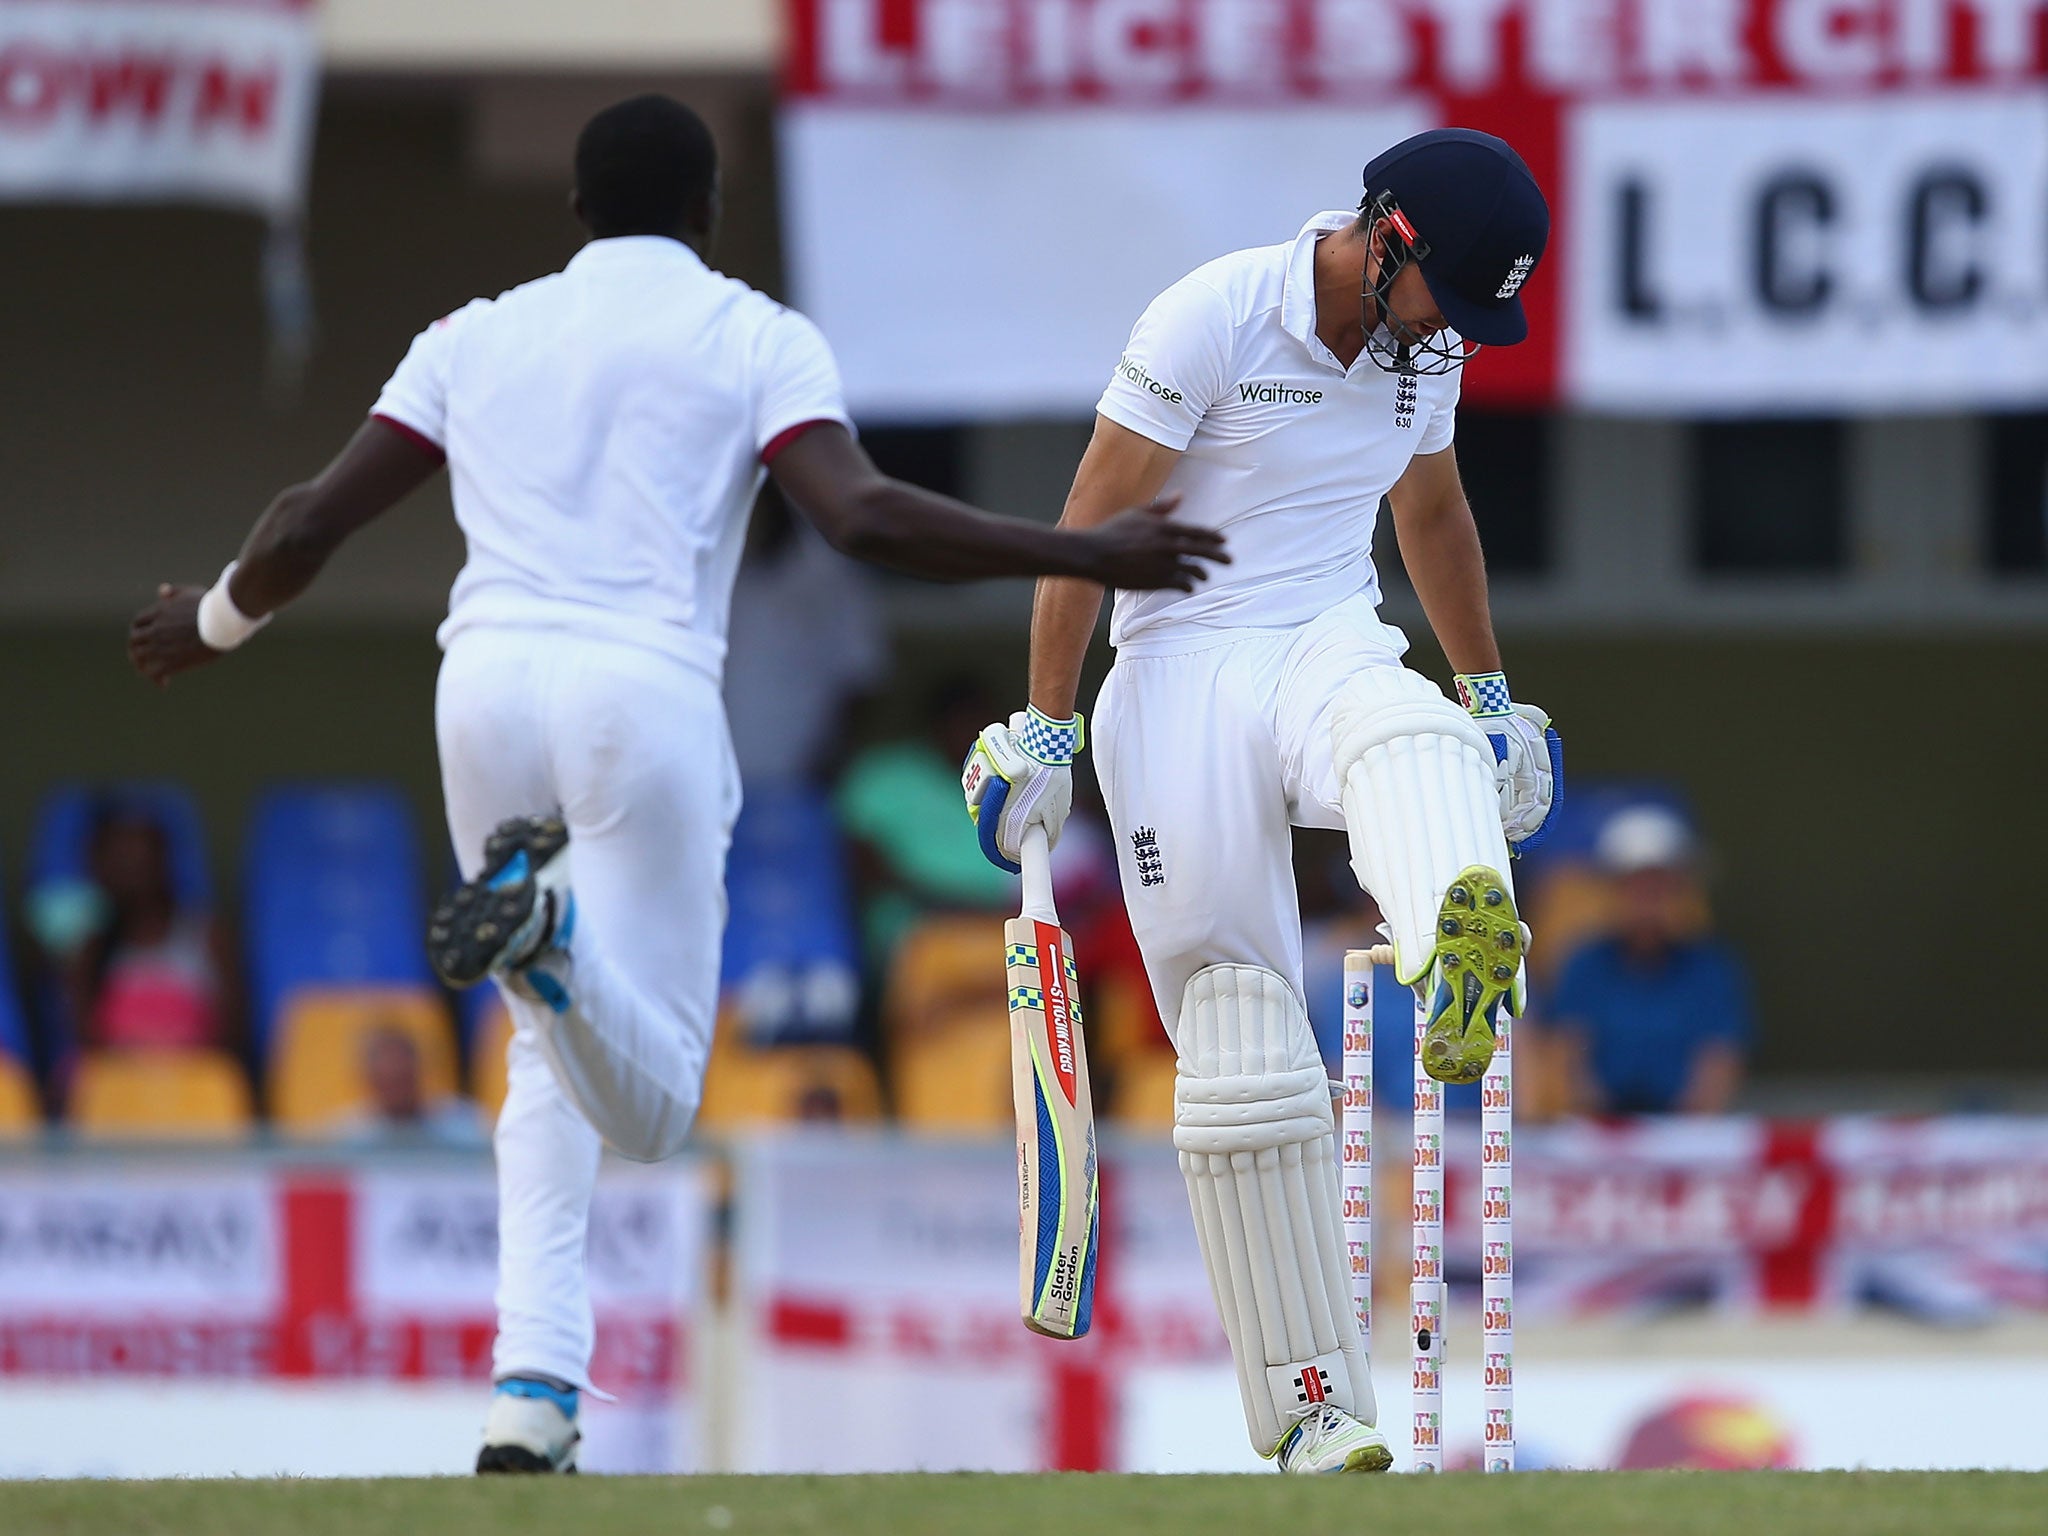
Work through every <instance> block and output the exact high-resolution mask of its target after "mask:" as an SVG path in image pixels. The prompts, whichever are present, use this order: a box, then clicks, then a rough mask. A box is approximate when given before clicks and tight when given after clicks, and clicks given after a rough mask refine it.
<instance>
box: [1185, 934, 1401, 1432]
mask: <svg viewBox="0 0 2048 1536" xmlns="http://www.w3.org/2000/svg"><path fill="white" fill-rule="evenodd" d="M1174 1045H1175V1048H1176V1049H1177V1050H1178V1052H1179V1056H1180V1061H1179V1069H1180V1070H1179V1077H1178V1078H1177V1079H1176V1081H1175V1083H1174V1094H1173V1144H1174V1146H1175V1147H1177V1148H1178V1149H1179V1151H1180V1167H1181V1173H1182V1175H1183V1176H1184V1177H1185V1178H1186V1179H1187V1185H1188V1203H1189V1205H1190V1206H1192V1207H1193V1209H1194V1215H1195V1232H1196V1235H1197V1236H1198V1237H1199V1238H1200V1239H1201V1244H1202V1258H1203V1261H1204V1262H1205V1263H1206V1264H1207V1265H1208V1269H1209V1283H1210V1287H1211V1289H1212V1290H1213V1291H1214V1293H1215V1296H1216V1310H1217V1312H1218V1313H1220V1314H1221V1316H1222V1319H1223V1331H1224V1332H1225V1333H1226V1334H1228V1335H1229V1337H1230V1353H1231V1356H1232V1358H1234V1359H1235V1360H1236V1362H1237V1380H1238V1387H1239V1389H1240V1390H1241V1391H1242V1392H1243V1394H1244V1416H1245V1424H1246V1426H1247V1427H1248V1428H1249V1429H1250V1431H1251V1437H1252V1444H1253V1446H1254V1447H1255V1448H1256V1449H1257V1450H1258V1452H1259V1454H1260V1455H1262V1456H1271V1455H1272V1454H1273V1453H1274V1451H1276V1450H1277V1449H1278V1448H1279V1445H1280V1439H1281V1436H1282V1435H1284V1434H1285V1433H1286V1432H1287V1430H1288V1428H1289V1427H1290V1426H1291V1425H1293V1424H1294V1423H1295V1421H1296V1420H1298V1419H1300V1418H1302V1417H1304V1416H1305V1415H1306V1414H1307V1413H1308V1412H1309V1410H1310V1409H1311V1408H1313V1407H1314V1406H1315V1405H1316V1404H1317V1403H1318V1402H1329V1403H1332V1404H1334V1405H1335V1406H1337V1407H1339V1408H1342V1409H1345V1410H1346V1411H1348V1412H1350V1413H1352V1414H1355V1415H1356V1416H1357V1417H1359V1418H1360V1419H1362V1420H1364V1421H1365V1422H1366V1423H1368V1424H1372V1423H1376V1422H1377V1420H1378V1409H1377V1407H1376V1405H1375V1404H1374V1401H1373V1393H1372V1376H1371V1373H1370V1371H1369V1369H1368V1367H1367V1362H1366V1359H1365V1349H1364V1345H1363V1343H1362V1342H1361V1340H1360V1338H1359V1334H1358V1317H1357V1314H1356V1313H1355V1312H1353V1311H1352V1307H1351V1293H1350V1287H1349V1281H1348V1280H1347V1278H1346V1263H1347V1260H1346V1254H1345V1248H1344V1221H1343V1210H1342V1206H1341V1204H1340V1201H1339V1195H1338V1175H1337V1145H1336V1134H1335V1125H1334V1121H1333V1117H1332V1115H1331V1112H1330V1084H1329V1078H1328V1074H1327V1073H1326V1072H1325V1071H1324V1069H1323V1061H1322V1056H1321V1055H1320V1053H1318V1051H1317V1049H1316V1042H1315V1035H1314V1032H1313V1031H1312V1030H1311V1029H1310V1027H1309V1022H1308V1015H1307V1014H1306V1013H1305V1012H1304V1011H1303V1009H1302V1005H1301V1000H1300V998H1298V997H1297V996H1296V995H1295V992H1294V989H1293V988H1292V987H1291V986H1289V985H1288V984H1287V982H1286V981H1285V980H1283V979H1282V978H1281V977H1280V976H1278V975H1276V974H1275V973H1274V972H1272V971H1269V970H1265V969H1263V968H1261V967H1258V966H1250V965H1212V966H1209V967H1207V968H1205V969H1203V970H1200V971H1197V972H1196V973H1195V974H1194V975H1193V976H1192V977H1191V978H1189V981H1188V984H1187V990H1186V991H1185V993H1184V994H1183V995H1182V998H1181V1011H1180V1020H1179V1023H1178V1025H1177V1026H1176V1028H1175V1031H1174Z"/></svg>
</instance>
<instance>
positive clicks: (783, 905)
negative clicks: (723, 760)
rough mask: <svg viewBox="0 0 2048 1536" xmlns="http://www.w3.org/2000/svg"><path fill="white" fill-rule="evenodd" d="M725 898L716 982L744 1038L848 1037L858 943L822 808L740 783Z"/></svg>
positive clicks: (804, 789)
mask: <svg viewBox="0 0 2048 1536" xmlns="http://www.w3.org/2000/svg"><path fill="white" fill-rule="evenodd" d="M726 896H727V901H728V903H729V907H730V916H729V918H728V920H727V922H726V925H725V944H724V954H723V956H722V957H721V966H720V975H721V977H722V978H723V987H724V993H725V996H726V998H727V1000H728V1001H729V1002H736V1003H737V1006H738V1010H739V1017H740V1019H741V1021H742V1023H743V1025H744V1028H745V1030H746V1034H747V1038H748V1040H749V1041H750V1042H751V1043H752V1044H754V1045H757V1046H759V1045H767V1044H771V1043H783V1044H788V1043H794V1042H798V1041H835V1042H844V1041H846V1040H848V1039H850V1038H851V1036H852V1033H853V1023H854V1015H855V1012H856V1010H857V1009H858V1007H859V1003H860V983H859V944H858V939H857V936H856V933H855V929H854V922H853V908H852V903H851V901H850V899H849V896H848V892H847V879H846V867H845V854H844V848H843V845H842V842H841V839H840V835H839V830H838V826H837V823H836V822H835V821H834V820H833V816H832V807H831V804H830V802H829V801H828V800H827V799H826V798H825V797H824V796H823V795H822V794H820V793H819V792H818V791H816V790H814V789H811V788H809V787H808V786H804V785H796V784H768V785H760V784H750V785H748V786H747V790H746V802H745V807H744V809H742V810H741V812H740V818H739V823H738V825H737V826H735V827H734V828H733V841H732V851H731V853H730V854H729V855H728V856H727V859H726Z"/></svg>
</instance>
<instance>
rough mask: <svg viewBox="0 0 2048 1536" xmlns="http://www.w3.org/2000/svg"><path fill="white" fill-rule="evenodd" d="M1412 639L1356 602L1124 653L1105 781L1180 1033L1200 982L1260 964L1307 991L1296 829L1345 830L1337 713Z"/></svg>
mask: <svg viewBox="0 0 2048 1536" xmlns="http://www.w3.org/2000/svg"><path fill="white" fill-rule="evenodd" d="M1407 648H1408V637H1407V636H1405V635H1403V634H1402V633H1401V631H1400V630H1398V629H1396V628H1394V627H1393V626H1392V625H1391V624H1386V623H1383V622H1381V620H1380V618H1379V615H1378V614H1377V613H1376V612H1375V611H1374V609H1373V605H1372V603H1371V602H1370V601H1369V600H1367V599H1366V598H1364V597H1355V598H1352V599H1350V600H1349V601H1347V602H1344V603H1340V604H1338V605H1337V606H1336V607H1335V608H1332V609H1330V610H1329V611H1328V612H1327V613H1324V614H1321V615H1319V616H1318V617H1316V618H1315V619H1313V620H1311V621H1310V622H1309V623H1307V624H1304V625H1302V626H1301V627H1300V628H1298V629H1287V630H1258V631H1237V632H1235V633H1233V634H1230V635H1228V636H1225V637H1220V639H1219V643H1215V644H1211V645H1208V646H1203V647H1200V648H1191V649H1180V650H1174V651H1172V652H1170V653H1168V654H1163V655H1161V654H1150V653H1148V652H1147V650H1146V649H1145V647H1143V646H1142V645H1139V646H1132V647H1126V648H1125V649H1123V650H1120V651H1119V652H1118V654H1117V660H1116V665H1115V666H1114V667H1112V668H1111V669H1110V673H1109V677H1108V679H1107V680H1106V681H1105V682H1104V683H1103V685H1102V692H1101V695H1100V696H1099V697H1098V698H1097V699H1096V702H1095V719H1094V721H1093V722H1092V724H1093V725H1094V753H1095V774H1096V778H1097V779H1098V780H1099V781H1100V783H1101V785H1102V797H1103V801H1104V804H1105V805H1106V806H1107V807H1108V810H1109V821H1110V826H1111V828H1112V829H1113V830H1114V832H1115V834H1116V842H1117V867H1118V870H1119V872H1120V874H1121V876H1122V884H1123V891H1124V905H1125V906H1126V907H1127V908H1128V909H1129V911H1130V914H1131V931H1132V933H1133V934H1135V935H1136V937H1137V940H1138V948H1139V951H1140V952H1141V953H1142V954H1143V955H1144V957H1145V970H1146V973H1147V975H1148V976H1149V978H1150V979H1151V982H1152V995H1153V998H1154V1000H1155V1001H1156V1002H1157V1003H1158V1005H1159V1017H1160V1018H1162V1019H1163V1020H1165V1021H1166V1027H1167V1029H1168V1030H1169V1031H1171V1030H1172V1029H1173V1027H1174V1020H1176V1019H1178V1018H1179V1017H1180V1012H1181V994H1182V993H1183V992H1184V991H1185V990H1186V987H1187V983H1188V978H1189V977H1191V976H1193V975H1194V974H1195V972H1197V971H1199V970H1201V969H1202V968H1203V967H1204V966H1210V965H1256V966H1263V967H1264V968H1265V969H1267V970H1269V971H1273V972H1276V973H1277V974H1279V975H1281V976H1283V977H1285V978H1286V979H1287V981H1288V982H1289V983H1290V984H1291V985H1292V986H1293V987H1294V990H1295V994H1296V995H1297V996H1300V995H1301V993H1302V981H1301V904H1300V898H1299V896H1298V895H1297V893H1296V891H1295V886H1294V837H1293V833H1292V832H1291V831H1290V830H1289V829H1290V828H1291V827H1327V828H1332V829H1335V830H1340V831H1341V830H1343V828H1344V825H1345V823H1344V786H1343V785H1342V784H1341V783H1340V782H1338V779H1337V768H1336V759H1335V753H1334V751H1333V749H1332V713H1333V711H1334V709H1335V706H1336V702H1337V696H1338V694H1339V693H1340V692H1341V691H1342V690H1343V688H1344V685H1345V684H1346V683H1348V682H1350V681H1351V680H1352V678H1354V677H1356V676H1357V675H1358V674H1359V673H1361V672H1363V671H1366V670H1368V669H1371V668H1375V667H1392V668H1399V667H1400V665H1401V656H1402V653H1403V652H1404V651H1406V650H1407Z"/></svg>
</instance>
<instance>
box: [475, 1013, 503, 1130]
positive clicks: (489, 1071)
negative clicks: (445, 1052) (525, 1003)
mask: <svg viewBox="0 0 2048 1536" xmlns="http://www.w3.org/2000/svg"><path fill="white" fill-rule="evenodd" d="M511 1049H512V1011H511V1010H510V1009H509V1008H507V1007H506V1006H505V998H504V995H503V994H502V993H500V992H499V991H498V989H497V988H496V987H493V988H492V989H491V1000H490V1002H488V1003H486V1004H485V1005H484V1013H483V1017H482V1018H480V1019H478V1020H477V1021H476V1038H475V1039H473V1040H471V1041H470V1045H469V1096H470V1097H471V1098H473V1099H475V1100H476V1102H477V1104H478V1106H479V1107H481V1108H482V1110H483V1115H484V1119H485V1120H486V1121H487V1122H488V1123H490V1124H492V1125H496V1124H497V1123H498V1111H499V1110H501V1109H503V1108H504V1107H505V1084H506V1078H507V1073H508V1071H509V1068H510V1062H509V1060H508V1055H507V1053H508V1052H510V1050H511Z"/></svg>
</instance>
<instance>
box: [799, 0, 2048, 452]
mask: <svg viewBox="0 0 2048 1536" xmlns="http://www.w3.org/2000/svg"><path fill="white" fill-rule="evenodd" d="M789 5H790V27H789V45H788V56H787V59H786V64H785V72H784V73H785V79H784V110H783V119H782V141H783V165H784V195H785V198H786V200H787V211H788V224H789V231H790V250H791V257H792V279H793V288H794V296H795V298H796V301H797V303H798V304H799V305H801V306H803V307H804V308H806V309H807V310H809V311H810V313H812V314H813V315H814V316H815V317H816V318H817V319H818V321H819V322H820V323H821V324H822V325H823V326H824V328H825V330H826V332H827V334H828V335H829V336H830V337H831V339H832V341H833V343H834V345H835V347H836V348H837V349H838V352H839V355H840V358H841V361H842V364H843V367H844V369H845V373H846V381H847V387H848V391H849V394H850V397H851V399H852V402H853V405H854V408H855V409H856V410H857V411H860V412H862V413H863V414H865V415H867V416H869V417H871V418H889V417H894V418H898V419H902V418H916V417H924V418H929V419H961V418H972V417H992V416H1002V415H1019V414H1047V415H1075V414H1084V413H1085V412H1086V411H1087V410H1088V409H1089V408H1090V407H1091V406H1092V405H1093V403H1094V401H1095V400H1096V398H1097V397H1098V395H1099V394H1100V391H1101V388H1102V385H1103V382H1104V380H1105V379H1107V377H1108V374H1109V369H1110V367H1111V365H1112V364H1113V363H1114V362H1115V360H1116V357H1117V355H1118V352H1119V350H1120V348H1121V347H1122V344H1123V341H1124V339H1125V337H1126V335H1127V334H1128V333H1129V330H1130V326H1131V324H1132V322H1133V321H1134V320H1135V319H1136V318H1137V315H1138V314H1139V312H1140V311H1141V310H1142V309H1143V308H1144V306H1145V304H1146V303H1147V302H1148V301H1149V300H1150V299H1151V298H1152V296H1153V295H1154V294H1156V293H1157V292H1159V291H1160V290H1161V289H1162V288H1164V287H1166V286H1167V285H1168V284H1169V283H1171V282H1173V281H1174V280H1175V279H1177V278H1179V277H1180V276H1182V275H1183V274H1185V273H1186V272H1188V271H1189V270H1191V269H1192V268H1194V267H1196V266H1198V265H1200V264H1201V263H1202V262H1204V261H1206V260H1209V259H1210V258H1212V257H1214V256H1218V255H1221V254H1223V253H1224V252H1225V251H1228V250H1232V249H1235V248H1238V247H1242V246H1248V245H1259V244H1271V243H1277V242H1280V241H1285V240H1289V239H1291V238H1292V237H1293V236H1294V234H1295V232H1296V231H1297V230H1298V229H1299V228H1300V227H1301V226H1302V224H1303V223H1304V222H1305V221H1306V220H1307V219H1308V217H1309V216H1310V215H1311V214H1313V213H1315V212H1317V211H1318V210H1321V209H1326V208H1342V207H1350V206H1353V205H1355V204H1356V202H1357V200H1358V196H1359V191H1360V187H1359V172H1360V169H1361V167H1363V165H1364V164H1365V162H1366V161H1367V160H1369V159H1370V158H1371V157H1372V156H1373V155H1374V154H1375V153H1377V152H1378V151H1379V150H1380V149H1382V148H1384V147H1386V146H1387V145H1388V144H1390V143H1392V142H1394V141H1395V140H1397V139H1399V138H1401V137H1403V136H1405V135H1407V134H1411V133H1415V132H1418V131H1420V130H1422V129H1425V128H1430V127H1435V126H1439V125H1443V124H1453V123H1454V124H1461V125H1464V126H1469V127H1475V128H1482V129H1485V130H1487V131H1490V132H1493V133H1497V134H1500V135H1501V136H1503V137H1504V138H1506V139H1508V140H1509V141H1510V142H1512V143H1513V144H1514V145H1515V146H1516V148H1517V149H1519V150H1520V151H1521V152H1522V154H1523V155H1524V156H1525V157H1526V158H1527V159H1528V161H1529V163H1530V165H1531V167H1532V169H1534V171H1535V172H1536V175H1537V177H1538V179H1539V180H1540V181H1541V182H1542V184H1543V185H1544V187H1545V189H1546V191H1547V192H1548V194H1549V196H1550V199H1551V204H1552V209H1553V212H1554V214H1555V217H1556V221H1557V233H1556V237H1555V239H1554V241H1553V244H1552V247H1551V257H1550V260H1549V261H1548V262H1546V263H1545V266H1544V268H1543V270H1542V271H1541V272H1540V273H1539V276H1538V278H1537V280H1536V281H1535V282H1532V283H1531V284H1530V286H1529V288H1528V289H1527V290H1526V293H1525V298H1526V300H1527V302H1528V305H1529V309H1530V312H1531V321H1532V324H1533V332H1532V336H1531V339H1530V340H1529V342H1527V343H1526V344H1524V345H1523V346H1521V347H1517V348H1514V349H1512V350H1502V351H1497V352H1491V353H1487V354H1485V355H1483V356H1482V357H1481V358H1480V359H1479V361H1478V362H1476V363H1475V364H1474V365H1473V368H1472V371H1471V373H1470V376H1469V378H1468V381H1467V396H1468V398H1472V399H1476V400H1482V401H1494V402H1514V403H1522V404H1532V405H1547V404H1563V405H1572V406H1580V407H1585V408H1589V409H1597V410H1610V411H1629V412H1647V413H1670V414H1710V415H1711V414H1737V413H1753V412H1778V411H1788V412H1834V411H1867V412H1879V411H1916V410H1949V409H1964V408H1982V407H1996V406H2016V405H2026V404H2034V403H2039V402H2042V401H2044V400H2048V238H2044V233H2043V232H2044V230H2048V0H789Z"/></svg>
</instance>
